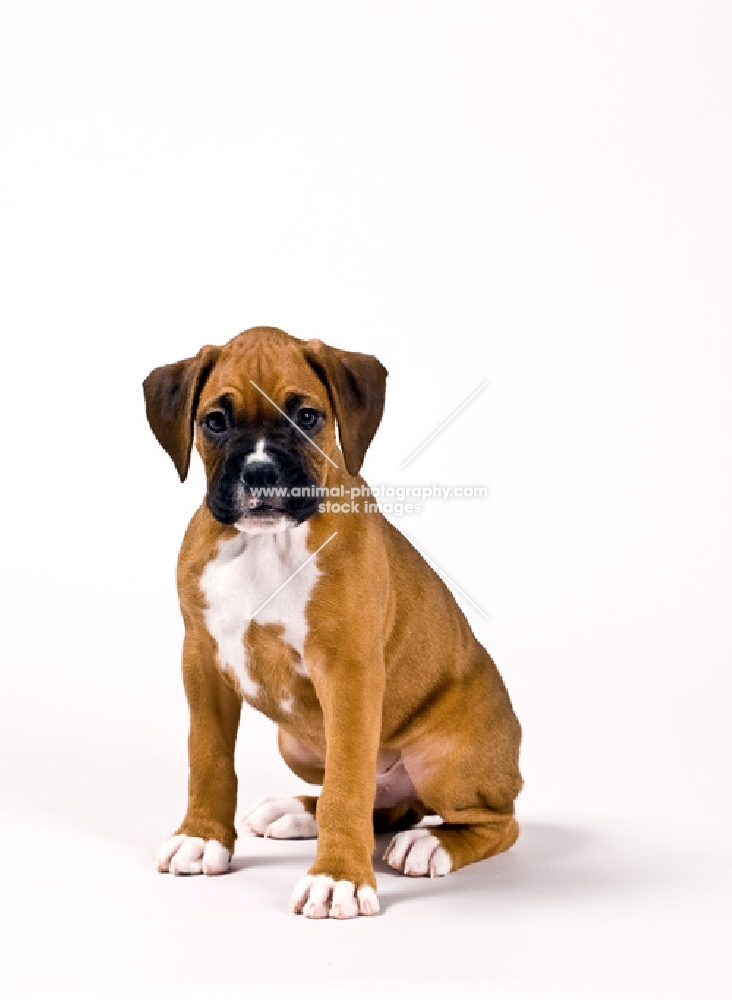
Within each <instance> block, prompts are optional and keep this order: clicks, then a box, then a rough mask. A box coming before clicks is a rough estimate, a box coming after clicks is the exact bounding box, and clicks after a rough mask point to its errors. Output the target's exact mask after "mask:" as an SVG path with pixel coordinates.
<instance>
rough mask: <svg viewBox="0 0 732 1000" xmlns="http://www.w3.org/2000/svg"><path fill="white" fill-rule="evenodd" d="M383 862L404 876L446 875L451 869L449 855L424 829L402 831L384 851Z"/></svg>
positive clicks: (431, 876) (434, 876) (432, 876)
mask: <svg viewBox="0 0 732 1000" xmlns="http://www.w3.org/2000/svg"><path fill="white" fill-rule="evenodd" d="M384 861H386V862H388V864H390V865H391V867H392V868H396V869H397V871H400V872H404V874H405V875H414V876H417V875H429V877H430V878H437V877H438V876H439V875H447V873H448V872H449V871H450V869H451V868H452V861H451V859H450V855H449V854H448V853H447V851H446V850H445V848H444V847H443V846H442V844H441V843H440V841H439V840H438V839H437V837H435V836H434V834H431V833H430V832H429V830H425V829H424V828H418V829H416V830H404V831H402V833H398V834H397V835H396V837H394V838H393V839H392V841H391V843H390V844H389V846H388V847H387V849H386V853H385V854H384Z"/></svg>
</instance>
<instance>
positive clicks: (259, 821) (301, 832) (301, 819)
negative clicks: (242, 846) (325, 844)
mask: <svg viewBox="0 0 732 1000" xmlns="http://www.w3.org/2000/svg"><path fill="white" fill-rule="evenodd" d="M242 820H243V822H244V826H246V827H247V828H248V829H249V830H251V831H252V833H256V834H257V836H258V837H273V838H275V839H276V840H309V839H311V838H313V837H317V836H318V827H317V824H316V822H315V817H314V816H312V815H311V814H310V813H309V812H307V810H306V809H305V806H304V805H303V804H302V802H300V801H299V799H285V798H280V797H279V796H277V795H265V797H264V798H263V799H260V800H259V802H255V804H254V805H253V806H252V807H251V809H250V810H249V812H248V813H246V814H245V815H244V816H243V817H242Z"/></svg>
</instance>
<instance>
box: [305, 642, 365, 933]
mask: <svg viewBox="0 0 732 1000" xmlns="http://www.w3.org/2000/svg"><path fill="white" fill-rule="evenodd" d="M312 676H313V683H314V685H315V689H316V692H317V694H318V698H319V700H320V703H321V706H322V709H323V717H324V723H325V738H326V754H325V777H324V780H323V790H322V792H321V794H320V798H319V799H318V805H317V822H318V848H317V854H316V858H315V863H314V864H313V866H312V867H311V868H310V871H309V872H308V874H307V875H306V876H305V878H303V879H301V880H300V882H298V884H297V885H296V886H295V890H294V892H293V895H292V899H291V906H292V908H293V910H294V911H295V913H304V914H305V916H306V917H315V918H318V917H328V916H330V917H337V918H346V917H355V916H357V915H358V914H359V913H360V914H363V915H369V916H370V915H372V914H374V913H378V910H379V901H378V898H377V896H376V877H375V875H374V868H373V863H372V855H373V851H374V828H373V810H374V795H375V791H376V757H377V754H378V749H379V738H380V735H381V711H382V700H383V694H384V667H383V662H382V660H381V659H380V658H375V659H371V660H370V661H368V662H362V661H353V660H350V661H349V660H341V661H339V662H338V663H333V662H329V661H328V659H327V658H324V659H323V660H322V661H321V665H320V666H319V667H314V669H313V671H312Z"/></svg>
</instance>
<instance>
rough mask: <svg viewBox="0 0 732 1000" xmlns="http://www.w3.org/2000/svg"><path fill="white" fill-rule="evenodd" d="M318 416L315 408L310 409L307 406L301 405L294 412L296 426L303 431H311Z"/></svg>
mask: <svg viewBox="0 0 732 1000" xmlns="http://www.w3.org/2000/svg"><path fill="white" fill-rule="evenodd" d="M319 416H320V414H319V413H318V411H317V410H312V409H310V407H309V406H303V407H301V408H300V409H299V410H298V411H297V414H296V420H297V425H298V427H302V429H303V430H304V431H311V430H312V429H313V427H315V425H316V424H317V422H318V417H319Z"/></svg>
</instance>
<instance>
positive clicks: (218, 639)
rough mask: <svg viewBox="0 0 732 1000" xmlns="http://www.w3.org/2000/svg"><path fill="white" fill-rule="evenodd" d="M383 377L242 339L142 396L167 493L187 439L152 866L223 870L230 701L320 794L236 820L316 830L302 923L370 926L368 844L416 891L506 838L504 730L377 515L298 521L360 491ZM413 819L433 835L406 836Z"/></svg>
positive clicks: (486, 675)
mask: <svg viewBox="0 0 732 1000" xmlns="http://www.w3.org/2000/svg"><path fill="white" fill-rule="evenodd" d="M386 374H387V373H386V370H385V369H384V368H383V366H382V365H381V364H380V363H379V361H377V360H376V358H373V357H370V356H368V355H364V354H356V353H352V352H349V351H341V350H337V349H336V348H333V347H327V346H326V345H325V344H323V343H321V342H320V341H318V340H310V341H302V340H298V339H296V338H294V337H290V336H288V335H287V334H286V333H283V332H282V331H281V330H277V329H274V328H271V327H257V328H254V329H251V330H247V331H246V332H244V333H242V334H239V336H237V337H235V338H234V339H233V340H231V341H230V342H229V343H228V344H226V345H225V346H224V347H211V346H207V347H203V348H201V350H200V351H199V352H198V354H197V355H196V356H195V357H194V358H188V359H187V360H185V361H178V362H176V363H174V364H170V365H165V366H163V367H162V368H156V369H155V370H154V371H153V372H151V374H150V375H149V376H148V377H147V379H145V383H144V392H145V403H146V408H147V417H148V421H149V423H150V427H151V428H152V431H153V433H154V435H155V437H156V438H157V440H158V441H159V443H160V444H161V445H162V447H163V448H164V449H165V451H167V453H168V454H169V455H170V457H171V458H172V460H173V463H174V465H175V467H176V469H177V471H178V475H179V476H180V478H181V480H184V479H185V478H186V475H187V472H188V466H189V462H190V454H191V448H192V445H193V443H194V440H195V444H196V448H197V450H198V452H199V454H200V456H201V458H202V460H203V464H204V467H205V470H206V478H207V492H206V497H205V500H204V502H203V503H202V504H201V506H200V507H199V509H198V510H197V511H196V513H195V514H194V516H193V519H192V520H191V522H190V525H189V526H188V529H187V531H186V534H185V537H184V539H183V545H182V548H181V552H180V557H179V560H178V574H177V580H178V592H179V598H180V607H181V612H182V615H183V620H184V624H185V638H184V643H183V681H184V685H185V691H186V696H187V699H188V704H189V708H190V734H189V741H188V753H189V764H190V777H189V790H188V809H187V811H186V814H185V818H184V819H183V822H182V823H181V825H180V826H179V827H178V830H177V831H176V833H175V834H174V835H173V836H172V837H171V838H170V839H169V840H168V841H166V842H165V843H164V844H163V846H162V847H161V848H160V850H159V851H158V853H157V855H156V864H157V868H158V870H159V871H161V872H171V873H172V874H197V873H203V874H206V875H214V874H221V873H223V872H225V871H226V870H227V868H228V865H229V861H230V858H231V855H232V852H233V849H234V841H235V839H236V831H235V828H234V813H235V809H236V795H237V779H236V774H235V772H234V743H235V740H236V735H237V727H238V723H239V714H240V708H241V703H242V699H245V700H246V701H247V702H249V704H251V705H253V706H254V707H255V708H257V709H259V710H260V711H261V712H264V713H265V715H267V716H269V718H270V719H272V720H273V721H274V722H275V723H276V724H277V726H278V727H279V734H278V743H279V749H280V753H281V754H282V756H283V758H284V760H285V762H286V763H287V764H288V765H289V767H290V768H291V769H292V771H294V773H295V774H296V775H298V776H299V777H300V778H302V779H303V780H304V781H306V782H308V783H310V784H313V785H320V786H322V791H321V793H320V796H319V797H318V798H316V797H314V796H298V797H296V798H278V797H268V798H266V799H264V800H262V801H261V802H259V803H257V804H256V805H255V806H254V807H252V808H251V809H250V811H249V812H248V814H247V815H246V817H245V822H246V825H247V826H248V827H249V828H250V829H251V830H253V831H254V832H255V833H257V834H259V835H262V836H270V837H280V838H296V837H316V836H317V853H316V858H315V862H314V864H313V865H312V867H311V868H310V870H309V872H308V874H307V875H306V876H305V877H304V878H303V879H302V880H301V881H300V882H298V884H297V885H296V886H295V890H294V893H293V896H292V900H291V906H292V909H293V910H294V911H295V912H296V913H303V914H305V916H307V917H328V916H330V917H337V918H346V917H353V916H356V915H358V914H365V915H369V914H374V913H377V912H378V909H379V902H378V898H377V895H376V879H375V877H374V869H373V865H372V854H373V850H374V832H375V831H376V832H382V831H394V833H395V835H394V837H393V839H392V841H391V843H390V845H389V847H388V849H387V851H386V854H385V860H386V861H387V862H388V863H389V864H390V865H391V866H392V867H393V868H395V869H397V870H398V871H400V872H403V873H404V874H407V875H414V876H419V875H426V876H432V877H434V876H440V875H447V874H448V872H451V871H455V870H456V869H458V868H461V867H462V866H463V865H467V864H470V863H471V862H473V861H480V860H481V859H483V858H487V857H490V856H491V855H493V854H497V853H498V852H500V851H505V850H506V849H507V848H509V847H510V846H511V845H512V844H513V843H514V841H515V840H516V838H517V836H518V825H517V823H516V820H515V818H514V800H515V798H516V796H517V795H518V792H519V790H520V788H521V777H520V774H519V770H518V752H519V741H520V728H519V724H518V722H517V720H516V717H515V715H514V713H513V711H512V708H511V702H510V700H509V697H508V694H507V692H506V689H505V687H504V685H503V682H502V680H501V677H500V676H499V673H498V670H497V669H496V667H495V665H494V663H493V661H492V659H491V658H490V656H489V655H488V653H487V652H486V651H485V649H484V648H483V646H481V644H480V643H479V642H478V641H477V639H476V638H475V636H474V635H473V633H472V631H471V629H470V626H469V625H468V622H467V620H466V619H465V617H464V615H463V614H462V612H461V611H460V609H459V607H458V605H457V603H456V602H455V599H454V598H453V596H452V594H451V593H450V592H449V590H448V589H447V587H446V586H445V585H444V583H443V582H442V580H441V579H440V578H439V577H438V576H437V574H436V573H435V572H433V570H432V569H431V568H430V567H429V566H428V565H427V563H426V562H425V561H424V560H423V559H422V557H421V556H420V555H419V554H418V553H417V552H416V551H415V550H414V548H413V547H412V546H411V545H410V544H409V542H408V541H407V540H406V539H405V538H404V537H403V536H402V535H401V534H400V533H399V532H398V531H397V530H396V528H394V527H393V526H392V525H391V524H390V523H389V522H388V521H387V520H386V519H385V518H384V517H383V516H382V515H381V514H379V513H378V512H374V511H373V510H368V509H366V508H365V503H361V504H358V505H357V509H351V510H349V511H348V512H346V513H343V512H339V513H334V512H332V511H331V512H328V511H324V510H321V509H319V508H320V507H321V505H323V496H322V488H323V487H326V488H328V489H329V490H330V489H331V488H332V487H334V486H341V485H342V486H344V487H345V489H346V496H349V491H350V489H351V488H352V487H356V486H365V483H364V481H363V480H362V479H361V478H360V476H359V470H360V468H361V465H362V462H363V458H364V454H365V452H366V449H367V448H368V446H369V444H370V442H371V440H372V438H373V436H374V434H375V433H376V429H377V427H378V425H379V422H380V420H381V416H382V412H383V408H384V394H385V385H386ZM336 426H337V427H338V435H337V434H336ZM338 438H339V439H340V447H339V443H338ZM318 488H321V495H320V496H318ZM263 490H266V491H269V495H266V494H265V495H263V494H262V491H263ZM366 499H367V498H366ZM433 815H434V816H439V817H441V819H442V821H443V822H442V824H441V825H438V826H430V827H429V828H426V827H418V826H416V824H418V823H419V822H420V820H421V819H422V818H423V817H425V816H433ZM415 827H416V828H415Z"/></svg>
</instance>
